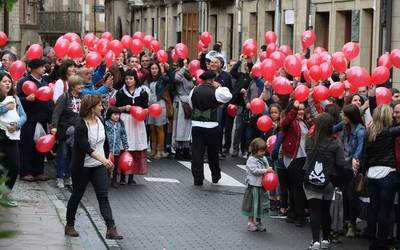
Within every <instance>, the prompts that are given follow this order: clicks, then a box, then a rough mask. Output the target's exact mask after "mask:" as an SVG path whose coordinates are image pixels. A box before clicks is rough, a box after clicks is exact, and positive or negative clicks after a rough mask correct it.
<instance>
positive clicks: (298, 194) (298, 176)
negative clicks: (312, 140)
mask: <svg viewBox="0 0 400 250" xmlns="http://www.w3.org/2000/svg"><path fill="white" fill-rule="evenodd" d="M305 161H306V158H305V157H303V158H297V159H294V160H293V161H292V162H291V163H290V165H289V167H288V169H287V170H288V179H289V202H290V210H291V211H290V213H291V214H293V215H294V218H296V219H303V218H304V217H305V211H304V209H305V208H306V203H307V200H306V195H305V194H304V189H303V179H304V170H303V166H304V163H305Z"/></svg>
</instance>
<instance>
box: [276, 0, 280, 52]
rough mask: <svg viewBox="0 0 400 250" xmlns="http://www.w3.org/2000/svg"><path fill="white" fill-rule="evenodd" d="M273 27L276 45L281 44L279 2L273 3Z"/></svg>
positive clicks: (277, 0) (278, 0)
mask: <svg viewBox="0 0 400 250" xmlns="http://www.w3.org/2000/svg"><path fill="white" fill-rule="evenodd" d="M274 22H275V25H274V30H275V34H276V37H277V38H278V44H279V45H280V44H281V0H276V1H275V20H274Z"/></svg>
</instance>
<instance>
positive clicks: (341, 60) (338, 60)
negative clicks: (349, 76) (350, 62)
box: [332, 52, 347, 73]
mask: <svg viewBox="0 0 400 250" xmlns="http://www.w3.org/2000/svg"><path fill="white" fill-rule="evenodd" d="M332 65H333V67H334V68H335V70H336V71H337V72H339V73H343V72H345V71H346V69H347V59H346V57H345V56H344V54H343V52H336V53H334V54H333V55H332Z"/></svg>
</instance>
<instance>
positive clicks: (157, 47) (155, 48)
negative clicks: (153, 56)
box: [150, 40, 161, 53]
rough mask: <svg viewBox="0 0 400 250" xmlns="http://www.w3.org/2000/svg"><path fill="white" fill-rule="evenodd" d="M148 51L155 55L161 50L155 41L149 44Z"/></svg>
mask: <svg viewBox="0 0 400 250" xmlns="http://www.w3.org/2000/svg"><path fill="white" fill-rule="evenodd" d="M150 49H151V51H153V52H154V53H157V52H158V51H159V50H160V49H161V46H160V43H159V42H158V41H157V40H153V41H151V42H150Z"/></svg>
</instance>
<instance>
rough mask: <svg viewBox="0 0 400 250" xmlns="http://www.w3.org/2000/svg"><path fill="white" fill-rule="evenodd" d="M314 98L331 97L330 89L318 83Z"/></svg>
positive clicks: (324, 98)
mask: <svg viewBox="0 0 400 250" xmlns="http://www.w3.org/2000/svg"><path fill="white" fill-rule="evenodd" d="M313 96H314V100H316V101H323V100H326V99H328V97H329V89H328V88H327V87H325V86H323V85H318V86H317V87H315V88H314V94H313Z"/></svg>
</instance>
